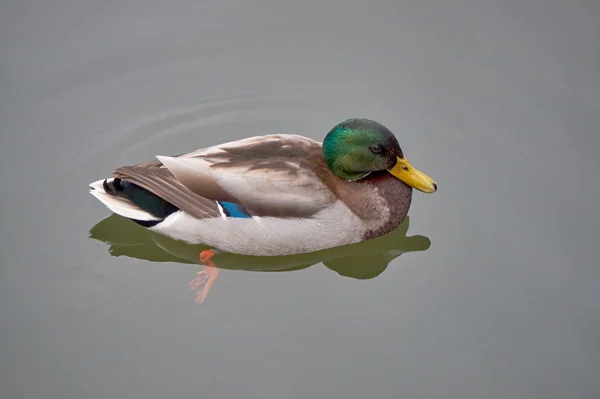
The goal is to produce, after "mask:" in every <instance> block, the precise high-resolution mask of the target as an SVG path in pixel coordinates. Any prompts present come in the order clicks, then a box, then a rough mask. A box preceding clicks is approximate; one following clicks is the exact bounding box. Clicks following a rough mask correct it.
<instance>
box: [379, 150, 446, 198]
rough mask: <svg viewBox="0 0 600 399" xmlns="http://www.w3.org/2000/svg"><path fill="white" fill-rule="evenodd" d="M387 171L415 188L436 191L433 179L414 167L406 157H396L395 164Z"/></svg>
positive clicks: (429, 191) (425, 191)
mask: <svg viewBox="0 0 600 399" xmlns="http://www.w3.org/2000/svg"><path fill="white" fill-rule="evenodd" d="M388 172H390V173H391V174H392V175H394V176H395V177H396V178H397V179H399V180H401V181H403V182H404V183H406V184H408V185H409V186H411V187H412V188H414V189H416V190H419V191H422V192H424V193H434V192H436V191H437V184H435V182H434V181H433V179H432V178H431V177H429V176H427V175H426V174H425V173H423V172H421V171H420V170H418V169H415V168H414V167H413V166H412V165H411V164H410V162H408V161H407V160H406V158H398V161H397V162H396V165H394V167H393V168H391V169H388Z"/></svg>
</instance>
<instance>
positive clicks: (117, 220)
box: [90, 214, 431, 303]
mask: <svg viewBox="0 0 600 399" xmlns="http://www.w3.org/2000/svg"><path fill="white" fill-rule="evenodd" d="M409 223H410V221H409V218H408V217H407V218H406V219H405V220H404V222H402V224H401V225H400V226H399V227H398V228H397V229H396V230H394V231H393V232H391V233H389V234H387V235H385V236H382V237H379V238H376V239H373V240H369V241H365V242H361V243H358V244H352V245H345V246H343V247H337V248H331V249H326V250H322V251H318V252H312V253H308V254H301V255H291V256H272V257H258V256H243V255H235V254H228V253H222V254H217V255H216V256H215V257H214V258H212V260H213V261H214V264H215V267H211V266H206V265H203V264H202V263H201V262H200V258H199V256H198V254H200V253H201V252H202V251H203V250H205V249H207V247H205V246H202V245H188V244H185V243H183V242H181V241H176V240H172V239H170V238H168V237H165V236H163V235H160V234H157V233H154V232H152V231H150V230H147V229H145V228H143V227H141V226H139V225H137V224H135V223H134V222H132V221H130V220H128V219H126V218H123V217H121V216H119V215H116V214H113V215H111V216H109V217H107V218H106V219H104V220H102V221H100V222H99V223H98V224H96V225H95V226H94V227H92V229H91V230H90V237H91V238H93V239H96V240H99V241H102V242H104V243H106V244H108V245H110V248H109V253H110V254H111V255H113V256H128V257H131V258H137V259H145V260H148V261H151V262H176V263H184V264H198V265H199V266H200V267H201V268H202V270H200V271H199V272H198V273H197V276H196V278H194V279H193V280H192V281H190V283H189V287H190V289H191V290H192V292H193V293H194V296H195V298H196V302H197V303H202V302H204V300H205V299H206V297H207V295H208V293H209V291H210V289H211V287H212V285H213V284H214V282H215V280H216V279H217V276H218V274H219V269H228V270H245V271H255V272H282V271H294V270H301V269H305V268H307V267H310V266H313V265H316V264H319V263H322V264H324V265H325V266H326V267H327V268H329V269H331V270H333V271H335V272H337V273H338V274H339V275H340V276H345V277H351V278H355V279H371V278H374V277H377V276H379V275H380V274H381V273H382V272H383V271H384V270H385V269H386V268H387V267H388V264H389V263H390V262H391V261H392V260H393V259H395V258H397V257H398V256H400V255H402V254H403V253H407V252H415V251H425V250H427V249H428V248H429V247H430V245H431V242H430V240H429V238H427V237H425V236H421V235H415V236H407V235H406V234H407V232H408V227H409Z"/></svg>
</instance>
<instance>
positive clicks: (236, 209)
mask: <svg viewBox="0 0 600 399" xmlns="http://www.w3.org/2000/svg"><path fill="white" fill-rule="evenodd" d="M219 204H220V205H221V206H222V207H223V211H224V212H225V215H227V216H229V217H232V218H251V217H252V216H250V215H249V214H248V211H246V210H245V209H244V207H243V206H241V205H240V204H236V203H233V202H225V201H219Z"/></svg>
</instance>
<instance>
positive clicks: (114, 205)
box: [90, 178, 161, 220]
mask: <svg viewBox="0 0 600 399" xmlns="http://www.w3.org/2000/svg"><path fill="white" fill-rule="evenodd" d="M113 180H114V179H112V178H111V179H107V180H106V181H107V183H109V184H110V183H112V181H113ZM103 184H104V179H102V180H98V181H95V182H93V183H90V194H92V195H93V196H94V197H96V198H98V199H99V200H100V202H102V203H103V204H104V205H105V206H106V207H107V208H108V209H110V210H111V211H112V212H114V213H116V214H118V215H121V216H123V217H126V218H129V219H135V220H161V219H160V218H157V217H156V216H154V215H152V214H150V213H148V212H146V211H145V210H143V209H141V208H139V207H138V206H137V205H135V204H134V203H133V202H131V201H129V200H127V199H125V198H121V197H116V196H114V195H110V194H108V193H107V192H106V191H104V186H103Z"/></svg>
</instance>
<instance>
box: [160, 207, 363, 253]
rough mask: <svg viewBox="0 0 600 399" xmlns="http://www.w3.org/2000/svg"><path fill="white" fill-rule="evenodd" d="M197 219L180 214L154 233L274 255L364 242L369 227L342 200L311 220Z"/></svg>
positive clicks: (228, 250)
mask: <svg viewBox="0 0 600 399" xmlns="http://www.w3.org/2000/svg"><path fill="white" fill-rule="evenodd" d="M257 219H258V218H227V219H222V218H211V219H196V218H194V217H192V216H190V215H188V214H186V213H185V212H182V211H179V212H175V213H173V214H171V215H169V216H168V217H167V218H166V219H165V220H164V221H163V222H161V223H160V224H157V225H156V226H153V227H150V229H151V230H153V231H156V232H158V233H161V234H164V235H166V236H169V237H171V238H174V239H176V240H181V241H185V242H187V243H189V244H205V245H208V246H211V247H213V248H216V249H219V250H222V251H225V252H231V253H241V254H245V255H255V256H273V255H291V254H297V253H306V252H313V251H317V250H321V249H325V248H331V247H336V246H340V245H345V244H351V243H356V242H359V241H361V239H362V237H363V235H364V232H365V226H364V224H363V223H362V222H361V220H360V219H359V218H358V217H357V216H356V215H354V214H353V213H352V212H350V210H348V208H347V207H346V206H345V205H344V204H343V203H342V202H341V201H338V202H336V203H334V204H333V205H331V207H329V208H328V209H325V210H323V211H321V212H319V213H317V214H315V215H314V217H313V218H310V219H299V218H298V219H281V218H275V217H261V218H260V219H258V220H257Z"/></svg>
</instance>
